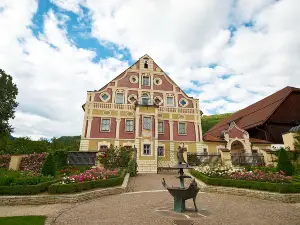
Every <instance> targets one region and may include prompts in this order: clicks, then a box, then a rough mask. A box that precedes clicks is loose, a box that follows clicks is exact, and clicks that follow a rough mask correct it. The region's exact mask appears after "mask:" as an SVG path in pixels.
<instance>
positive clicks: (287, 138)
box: [282, 133, 295, 151]
mask: <svg viewBox="0 0 300 225" xmlns="http://www.w3.org/2000/svg"><path fill="white" fill-rule="evenodd" d="M294 137H295V134H294V133H286V134H284V135H282V139H283V143H284V147H286V148H290V150H291V151H294V150H295V147H294V142H295V139H294Z"/></svg>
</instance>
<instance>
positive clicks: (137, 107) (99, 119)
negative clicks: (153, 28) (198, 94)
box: [80, 55, 202, 172]
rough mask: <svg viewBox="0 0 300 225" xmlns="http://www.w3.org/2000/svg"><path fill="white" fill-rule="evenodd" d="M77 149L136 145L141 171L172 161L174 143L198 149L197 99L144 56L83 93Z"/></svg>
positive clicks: (174, 154) (199, 125) (95, 149)
mask: <svg viewBox="0 0 300 225" xmlns="http://www.w3.org/2000/svg"><path fill="white" fill-rule="evenodd" d="M83 109H84V112H85V113H84V122H83V128H82V135H81V142H80V151H99V150H105V149H106V148H107V147H109V146H110V145H114V146H131V147H135V148H136V149H137V163H138V170H139V172H156V171H157V167H158V166H172V165H174V164H175V163H176V161H177V159H176V151H177V148H178V146H180V145H182V143H184V146H185V147H186V148H187V151H188V152H195V153H196V152H201V151H202V144H201V143H202V131H201V115H200V109H199V100H198V99H194V98H192V97H189V96H188V95H186V94H185V93H184V92H183V91H182V90H181V89H180V87H179V86H178V85H176V84H175V83H174V82H173V81H172V80H171V78H170V77H169V76H168V75H167V74H166V73H165V72H163V71H162V69H161V68H160V67H159V66H158V65H157V64H156V63H155V62H154V61H153V60H152V59H151V58H150V57H149V56H148V55H145V56H143V57H141V58H140V59H139V60H138V61H137V62H136V63H135V64H134V65H132V66H131V67H130V68H128V69H127V70H125V71H124V72H123V73H121V74H120V75H119V76H117V77H116V78H115V79H113V80H112V81H110V82H109V83H108V84H107V85H105V86H104V87H102V88H101V89H100V90H98V91H89V92H88V93H87V98H86V103H85V104H84V105H83Z"/></svg>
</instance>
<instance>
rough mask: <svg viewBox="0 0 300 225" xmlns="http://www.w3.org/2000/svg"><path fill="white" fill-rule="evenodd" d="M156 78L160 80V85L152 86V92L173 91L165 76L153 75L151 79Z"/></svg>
mask: <svg viewBox="0 0 300 225" xmlns="http://www.w3.org/2000/svg"><path fill="white" fill-rule="evenodd" d="M156 77H159V78H160V79H161V80H162V83H161V85H155V84H153V90H164V91H173V84H171V83H170V82H169V81H168V80H167V79H166V78H165V76H161V75H155V74H154V75H153V79H155V78H156Z"/></svg>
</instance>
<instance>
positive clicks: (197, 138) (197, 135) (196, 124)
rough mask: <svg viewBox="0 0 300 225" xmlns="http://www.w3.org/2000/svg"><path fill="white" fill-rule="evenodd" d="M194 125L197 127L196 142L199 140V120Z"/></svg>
mask: <svg viewBox="0 0 300 225" xmlns="http://www.w3.org/2000/svg"><path fill="white" fill-rule="evenodd" d="M194 127H195V134H196V142H197V143H198V142H199V132H198V131H199V129H198V128H199V125H198V122H196V121H195V122H194Z"/></svg>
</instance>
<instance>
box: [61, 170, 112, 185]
mask: <svg viewBox="0 0 300 225" xmlns="http://www.w3.org/2000/svg"><path fill="white" fill-rule="evenodd" d="M117 176H118V170H107V169H105V168H98V167H97V168H94V169H90V170H86V171H84V172H83V173H80V174H75V175H72V176H64V177H63V178H62V181H61V184H69V183H78V182H84V181H93V180H101V179H103V180H105V179H108V178H111V177H117Z"/></svg>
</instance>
